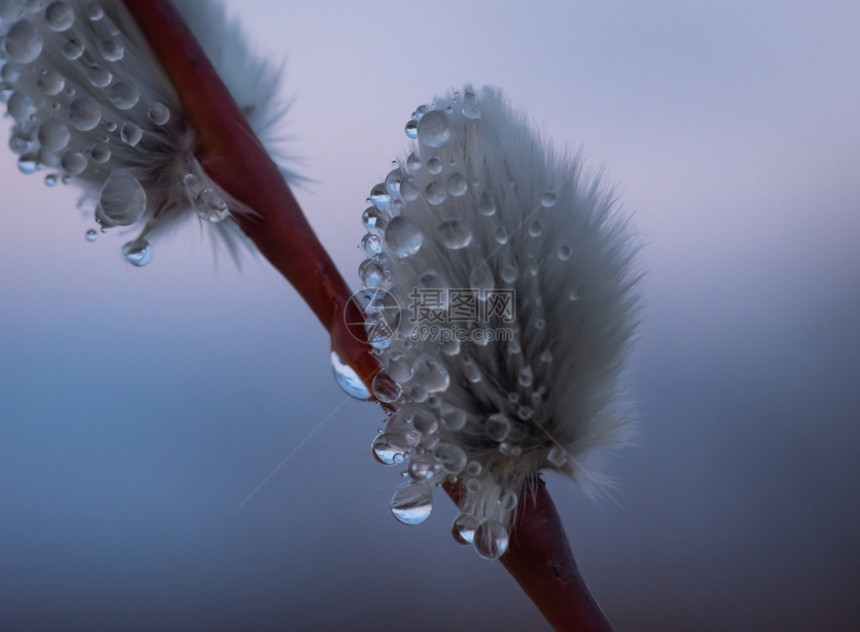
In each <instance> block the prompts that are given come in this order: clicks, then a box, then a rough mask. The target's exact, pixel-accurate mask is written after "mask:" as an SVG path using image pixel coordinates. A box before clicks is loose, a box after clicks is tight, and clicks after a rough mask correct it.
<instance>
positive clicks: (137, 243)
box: [122, 238, 152, 268]
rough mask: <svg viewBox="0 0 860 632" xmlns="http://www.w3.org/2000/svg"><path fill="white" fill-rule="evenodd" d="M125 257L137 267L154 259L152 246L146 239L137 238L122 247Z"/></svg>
mask: <svg viewBox="0 0 860 632" xmlns="http://www.w3.org/2000/svg"><path fill="white" fill-rule="evenodd" d="M122 256H123V258H124V259H125V260H126V261H127V262H128V263H130V264H131V265H133V266H134V267H136V268H142V267H143V266H145V265H147V264H148V263H149V262H150V261H152V246H151V245H150V244H149V242H148V241H146V240H145V239H140V238H138V239H135V240H134V241H130V242H128V243H127V244H125V245H124V246H123V247H122Z"/></svg>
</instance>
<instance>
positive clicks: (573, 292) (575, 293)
mask: <svg viewBox="0 0 860 632" xmlns="http://www.w3.org/2000/svg"><path fill="white" fill-rule="evenodd" d="M567 297H568V298H569V299H570V300H571V301H578V300H579V289H578V288H574V289H572V290H571V291H570V294H568V295H567Z"/></svg>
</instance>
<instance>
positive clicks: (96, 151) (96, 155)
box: [90, 143, 110, 165]
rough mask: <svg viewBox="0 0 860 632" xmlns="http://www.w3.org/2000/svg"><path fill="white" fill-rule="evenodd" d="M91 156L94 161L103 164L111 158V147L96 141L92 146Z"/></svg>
mask: <svg viewBox="0 0 860 632" xmlns="http://www.w3.org/2000/svg"><path fill="white" fill-rule="evenodd" d="M90 158H92V159H93V162H97V163H98V164H100V165H103V164H104V163H106V162H107V161H108V160H110V149H109V148H108V146H107V145H104V144H102V143H96V144H95V145H93V146H92V147H91V148H90Z"/></svg>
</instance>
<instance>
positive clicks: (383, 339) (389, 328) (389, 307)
mask: <svg viewBox="0 0 860 632" xmlns="http://www.w3.org/2000/svg"><path fill="white" fill-rule="evenodd" d="M343 320H344V323H345V324H346V329H347V331H348V332H349V333H350V335H351V336H352V337H353V338H355V339H356V340H360V341H362V342H364V341H365V340H366V341H367V342H369V343H370V345H371V346H372V347H374V348H375V349H385V348H386V347H388V345H389V344H391V339H392V338H394V334H396V333H397V328H398V327H399V326H400V304H399V303H398V302H397V299H396V298H394V296H392V295H391V294H389V293H388V292H386V291H385V290H382V289H379V288H367V289H364V290H359V291H358V292H356V293H355V294H353V295H352V296H351V297H350V298H349V300H348V301H347V303H346V305H345V306H344V309H343Z"/></svg>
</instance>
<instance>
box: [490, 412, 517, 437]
mask: <svg viewBox="0 0 860 632" xmlns="http://www.w3.org/2000/svg"><path fill="white" fill-rule="evenodd" d="M484 429H485V430H486V433H487V436H488V437H489V438H490V439H492V440H493V441H504V440H505V439H506V438H507V436H508V435H509V434H510V432H511V420H510V419H508V417H507V416H506V415H504V414H502V413H496V414H495V415H490V416H489V417H487V421H486V422H484Z"/></svg>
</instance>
